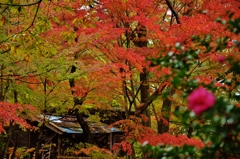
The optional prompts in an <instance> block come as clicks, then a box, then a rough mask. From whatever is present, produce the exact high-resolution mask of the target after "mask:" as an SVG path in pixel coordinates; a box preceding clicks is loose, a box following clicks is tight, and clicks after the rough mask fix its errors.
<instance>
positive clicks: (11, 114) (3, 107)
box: [0, 102, 35, 133]
mask: <svg viewBox="0 0 240 159" xmlns="http://www.w3.org/2000/svg"><path fill="white" fill-rule="evenodd" d="M34 110H35V108H34V107H32V106H29V105H21V104H19V103H16V104H14V103H8V102H0V121H1V122H0V133H2V132H4V127H5V126H9V124H10V123H13V124H18V125H20V126H21V127H22V128H24V129H28V128H30V127H31V126H30V125H29V123H27V122H26V120H25V119H24V113H26V112H24V111H27V112H29V111H32V112H33V111H34Z"/></svg>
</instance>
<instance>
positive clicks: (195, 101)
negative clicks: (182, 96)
mask: <svg viewBox="0 0 240 159" xmlns="http://www.w3.org/2000/svg"><path fill="white" fill-rule="evenodd" d="M214 104H215V96H214V94H213V93H212V92H209V91H208V90H206V89H205V88H203V87H199V88H198V89H195V90H194V91H193V92H192V93H191V94H190V95H189V96H188V108H189V109H190V110H193V111H194V113H195V114H196V115H201V114H202V113H203V112H204V111H206V110H208V109H209V108H211V107H213V106H214Z"/></svg>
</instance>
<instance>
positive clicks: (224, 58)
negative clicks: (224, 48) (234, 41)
mask: <svg viewBox="0 0 240 159" xmlns="http://www.w3.org/2000/svg"><path fill="white" fill-rule="evenodd" d="M225 61H226V57H225V56H223V55H219V56H218V62H220V63H224V62H225Z"/></svg>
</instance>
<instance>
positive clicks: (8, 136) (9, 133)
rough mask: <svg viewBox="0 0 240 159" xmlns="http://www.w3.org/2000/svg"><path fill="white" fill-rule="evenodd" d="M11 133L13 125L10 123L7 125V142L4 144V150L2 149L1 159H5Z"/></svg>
mask: <svg viewBox="0 0 240 159" xmlns="http://www.w3.org/2000/svg"><path fill="white" fill-rule="evenodd" d="M12 131H13V123H12V122H10V124H9V130H8V133H7V141H6V144H5V145H4V149H3V153H2V156H0V158H1V159H3V158H4V157H6V154H7V149H8V145H9V143H10V140H11V136H12Z"/></svg>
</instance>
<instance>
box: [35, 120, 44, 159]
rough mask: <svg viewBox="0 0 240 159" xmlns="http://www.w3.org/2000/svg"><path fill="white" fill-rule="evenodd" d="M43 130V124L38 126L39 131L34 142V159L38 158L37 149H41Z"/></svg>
mask: <svg viewBox="0 0 240 159" xmlns="http://www.w3.org/2000/svg"><path fill="white" fill-rule="evenodd" d="M43 131H44V124H43V125H42V126H41V127H40V133H39V135H38V140H37V143H36V148H35V159H40V157H41V156H40V153H39V150H40V149H41V142H42V138H43Z"/></svg>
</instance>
